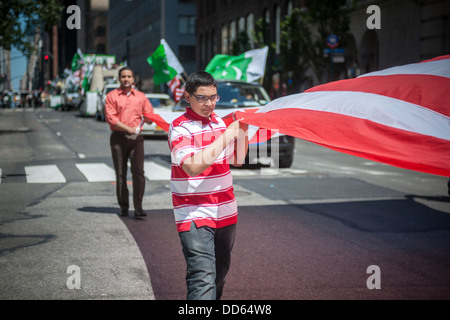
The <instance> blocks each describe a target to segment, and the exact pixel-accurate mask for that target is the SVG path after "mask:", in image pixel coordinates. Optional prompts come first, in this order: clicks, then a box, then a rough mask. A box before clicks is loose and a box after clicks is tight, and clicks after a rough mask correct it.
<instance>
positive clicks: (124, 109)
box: [105, 88, 153, 131]
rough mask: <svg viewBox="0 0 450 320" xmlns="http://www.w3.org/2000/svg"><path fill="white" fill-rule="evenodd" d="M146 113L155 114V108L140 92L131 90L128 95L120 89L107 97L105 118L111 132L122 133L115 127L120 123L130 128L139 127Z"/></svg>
mask: <svg viewBox="0 0 450 320" xmlns="http://www.w3.org/2000/svg"><path fill="white" fill-rule="evenodd" d="M144 113H153V107H152V105H151V104H150V101H149V100H148V98H147V97H146V96H145V94H144V93H142V92H141V91H139V90H135V89H131V91H130V92H129V93H128V94H127V93H126V92H125V91H124V90H122V89H121V88H118V89H115V90H113V91H111V92H110V93H108V94H107V95H106V101H105V118H106V122H107V123H108V124H109V126H110V128H111V130H114V131H122V130H120V129H118V128H116V127H114V126H115V125H116V124H117V122H119V121H120V122H122V123H124V124H126V125H127V126H129V127H138V126H139V124H140V123H141V120H142V115H143V114H144ZM146 120H150V119H148V118H146Z"/></svg>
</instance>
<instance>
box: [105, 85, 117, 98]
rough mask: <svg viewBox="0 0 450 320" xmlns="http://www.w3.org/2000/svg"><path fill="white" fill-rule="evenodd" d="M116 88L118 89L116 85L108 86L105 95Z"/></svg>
mask: <svg viewBox="0 0 450 320" xmlns="http://www.w3.org/2000/svg"><path fill="white" fill-rule="evenodd" d="M114 89H117V88H115V87H108V88H106V92H105V96H106V95H107V94H108V93H110V92H111V91H113V90H114Z"/></svg>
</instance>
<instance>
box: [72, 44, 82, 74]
mask: <svg viewBox="0 0 450 320" xmlns="http://www.w3.org/2000/svg"><path fill="white" fill-rule="evenodd" d="M83 63H84V55H83V53H82V52H81V50H80V49H78V50H77V51H76V52H75V54H74V55H73V58H72V64H71V67H72V71H73V72H75V71H77V70H80V69H81V67H82V66H83Z"/></svg>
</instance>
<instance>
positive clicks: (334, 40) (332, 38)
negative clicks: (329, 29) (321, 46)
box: [327, 34, 339, 49]
mask: <svg viewBox="0 0 450 320" xmlns="http://www.w3.org/2000/svg"><path fill="white" fill-rule="evenodd" d="M338 45H339V38H338V36H337V35H335V34H330V35H329V36H328V37H327V46H328V47H329V48H331V49H334V48H336V47H337V46H338Z"/></svg>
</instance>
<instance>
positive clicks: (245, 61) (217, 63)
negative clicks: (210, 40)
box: [205, 54, 252, 81]
mask: <svg viewBox="0 0 450 320" xmlns="http://www.w3.org/2000/svg"><path fill="white" fill-rule="evenodd" d="M251 61H252V59H251V58H246V57H245V56H244V54H241V55H239V56H227V55H224V54H216V55H215V56H214V58H212V60H211V61H210V62H209V63H208V65H207V66H206V69H205V71H206V72H209V73H210V74H211V75H212V76H213V77H214V78H215V79H233V80H244V81H246V80H247V72H246V70H247V67H248V65H249V64H250V62H251Z"/></svg>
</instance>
